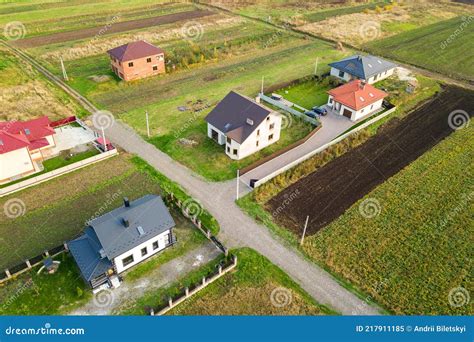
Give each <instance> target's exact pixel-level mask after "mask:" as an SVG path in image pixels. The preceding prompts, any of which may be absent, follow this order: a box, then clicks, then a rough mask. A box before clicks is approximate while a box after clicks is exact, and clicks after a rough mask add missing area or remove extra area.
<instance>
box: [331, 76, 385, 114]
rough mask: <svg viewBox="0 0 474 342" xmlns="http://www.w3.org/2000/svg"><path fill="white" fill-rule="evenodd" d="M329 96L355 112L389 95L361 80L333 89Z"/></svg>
mask: <svg viewBox="0 0 474 342" xmlns="http://www.w3.org/2000/svg"><path fill="white" fill-rule="evenodd" d="M328 94H329V95H332V96H333V98H334V101H337V102H339V103H342V104H343V105H345V106H347V107H349V108H352V109H355V110H359V109H362V108H364V107H367V106H369V105H371V104H372V103H375V102H377V101H379V100H381V99H383V98H384V97H385V96H387V95H388V94H387V93H386V92H384V91H382V90H380V89H377V88H375V87H374V86H372V85H370V84H367V83H365V82H364V81H361V80H354V81H351V82H349V83H346V84H343V85H342V86H340V87H337V88H334V89H331V90H329V91H328Z"/></svg>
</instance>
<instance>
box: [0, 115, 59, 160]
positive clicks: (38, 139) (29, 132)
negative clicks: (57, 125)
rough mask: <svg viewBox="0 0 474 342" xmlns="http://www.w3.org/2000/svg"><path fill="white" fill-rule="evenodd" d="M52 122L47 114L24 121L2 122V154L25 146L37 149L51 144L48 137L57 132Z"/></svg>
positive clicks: (0, 125) (0, 139)
mask: <svg viewBox="0 0 474 342" xmlns="http://www.w3.org/2000/svg"><path fill="white" fill-rule="evenodd" d="M50 124H51V122H50V121H49V118H48V117H47V116H42V117H40V118H37V119H33V120H29V121H23V122H22V121H9V122H0V154H3V153H7V152H10V151H15V150H18V149H20V148H23V147H28V148H29V149H30V150H35V149H38V148H41V147H44V146H47V145H49V142H48V141H47V140H46V137H47V136H50V135H53V134H54V133H55V132H54V128H52V127H51V126H50Z"/></svg>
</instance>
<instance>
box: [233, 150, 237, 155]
mask: <svg viewBox="0 0 474 342" xmlns="http://www.w3.org/2000/svg"><path fill="white" fill-rule="evenodd" d="M236 155H237V149H236V148H234V156H236Z"/></svg>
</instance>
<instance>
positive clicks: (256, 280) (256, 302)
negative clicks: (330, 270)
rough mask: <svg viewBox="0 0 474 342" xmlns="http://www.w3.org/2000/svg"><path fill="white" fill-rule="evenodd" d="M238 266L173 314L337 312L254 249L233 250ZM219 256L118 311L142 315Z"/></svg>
mask: <svg viewBox="0 0 474 342" xmlns="http://www.w3.org/2000/svg"><path fill="white" fill-rule="evenodd" d="M234 253H235V254H236V255H237V257H238V266H237V269H236V270H234V271H232V272H231V273H229V274H227V275H225V276H224V277H222V278H220V279H219V280H217V281H216V282H214V283H212V284H210V285H209V286H208V287H206V288H205V289H204V290H202V291H201V292H198V293H197V294H196V295H194V296H193V297H191V298H190V299H188V300H187V301H185V302H184V303H182V304H180V305H179V306H177V307H176V308H175V309H173V310H172V311H171V312H170V314H172V315H323V314H334V312H333V311H331V310H330V309H328V308H326V307H324V306H322V305H320V304H318V303H316V302H315V301H314V300H313V299H312V298H311V297H310V296H309V295H308V294H306V292H304V291H303V290H302V289H301V288H300V287H299V286H298V285H297V284H296V283H295V282H294V281H293V280H291V278H290V277H288V275H286V274H285V273H284V272H283V271H282V270H281V269H279V268H278V267H276V266H275V265H273V264H272V263H270V262H269V261H268V260H267V259H266V258H265V257H263V256H261V255H260V254H258V253H257V252H255V251H253V250H251V249H239V250H236V251H234ZM218 262H219V260H215V261H213V262H211V263H210V264H208V265H206V266H203V267H202V268H201V269H199V270H197V271H195V272H193V273H190V274H188V275H187V276H185V277H184V278H182V279H180V280H179V281H178V282H177V283H175V284H173V285H172V286H170V287H168V288H162V289H159V290H155V291H151V292H148V293H146V294H145V295H144V296H143V297H142V298H139V299H137V300H136V301H135V303H133V305H131V306H129V307H125V308H122V309H121V310H118V311H117V312H116V313H118V314H126V315H143V314H145V307H149V306H158V305H159V304H160V303H161V304H164V303H165V302H166V301H167V299H168V297H169V296H174V295H177V294H178V293H180V292H181V291H182V289H183V288H184V287H185V286H189V285H190V284H195V283H197V282H199V281H200V280H201V278H202V276H203V275H206V274H208V272H210V271H212V270H214V269H215V265H216V264H217V263H218Z"/></svg>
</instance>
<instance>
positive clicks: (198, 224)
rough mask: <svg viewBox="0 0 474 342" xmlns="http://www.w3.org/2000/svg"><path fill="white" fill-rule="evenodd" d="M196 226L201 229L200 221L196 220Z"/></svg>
mask: <svg viewBox="0 0 474 342" xmlns="http://www.w3.org/2000/svg"><path fill="white" fill-rule="evenodd" d="M197 226H198V228H199V229H201V228H202V227H201V220H197Z"/></svg>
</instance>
